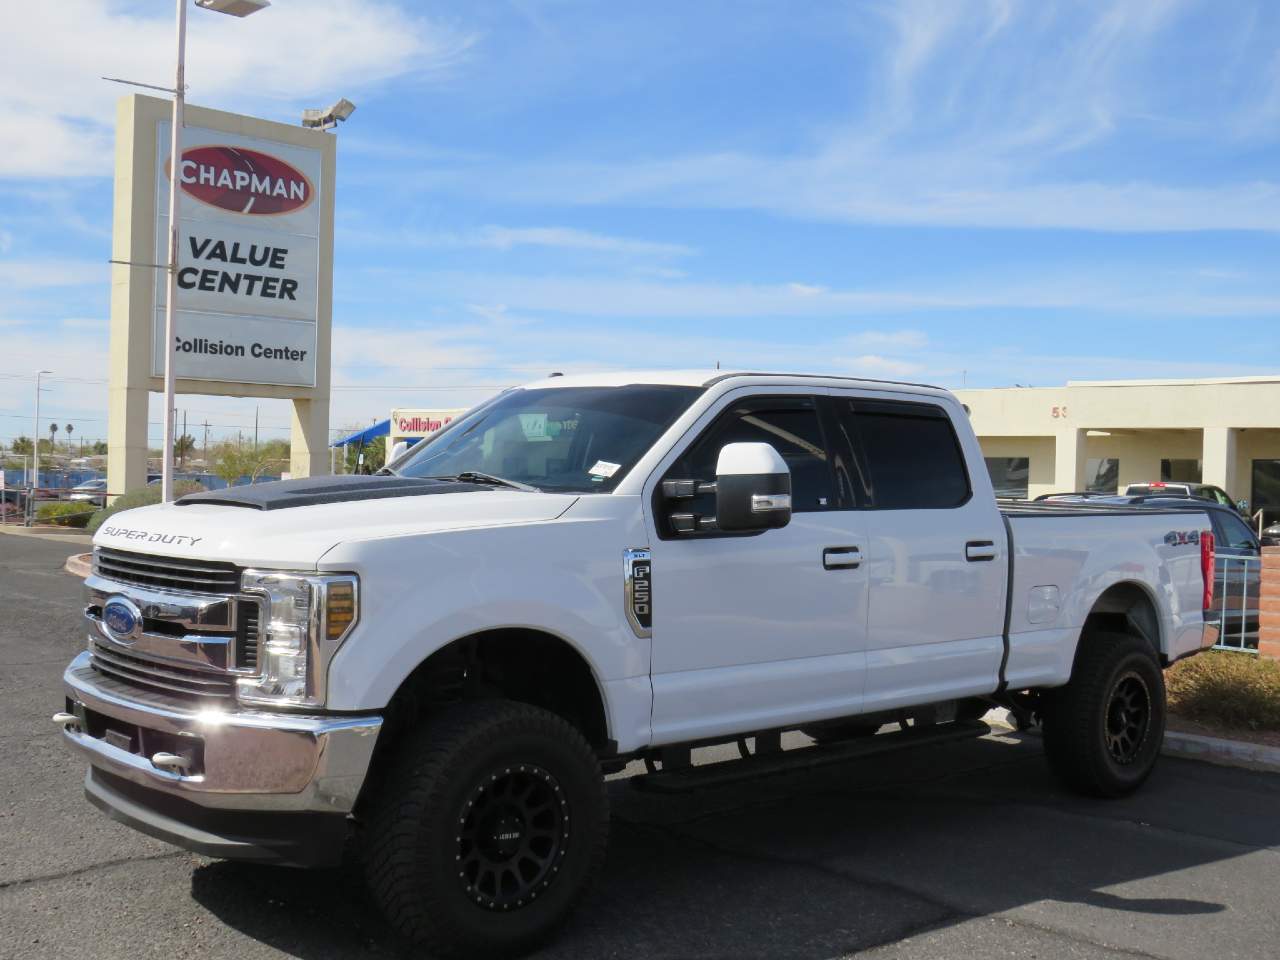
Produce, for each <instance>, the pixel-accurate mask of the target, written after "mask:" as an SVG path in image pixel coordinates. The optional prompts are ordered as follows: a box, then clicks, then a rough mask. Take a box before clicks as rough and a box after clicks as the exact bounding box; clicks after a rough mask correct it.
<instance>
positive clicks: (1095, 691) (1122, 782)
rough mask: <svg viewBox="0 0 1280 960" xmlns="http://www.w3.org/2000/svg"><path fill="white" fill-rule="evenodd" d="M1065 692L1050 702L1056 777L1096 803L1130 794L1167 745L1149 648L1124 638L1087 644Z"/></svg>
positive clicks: (1047, 725)
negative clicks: (1107, 798)
mask: <svg viewBox="0 0 1280 960" xmlns="http://www.w3.org/2000/svg"><path fill="white" fill-rule="evenodd" d="M1081 644H1082V645H1081V648H1080V652H1079V654H1078V656H1077V658H1076V664H1075V667H1074V669H1073V670H1072V674H1071V682H1070V683H1068V684H1067V685H1066V686H1065V687H1061V688H1059V689H1057V690H1053V691H1050V692H1049V693H1048V694H1047V695H1046V697H1045V703H1044V748H1045V754H1046V756H1047V757H1048V760H1049V766H1050V767H1051V768H1052V769H1053V771H1054V773H1055V774H1056V775H1057V776H1058V778H1059V779H1060V780H1061V781H1062V782H1063V783H1064V784H1066V785H1067V786H1068V787H1070V788H1071V789H1073V790H1076V791H1077V792H1080V793H1084V794H1087V795H1089V796H1095V797H1121V796H1125V795H1126V794H1129V793H1132V792H1133V791H1134V790H1137V789H1138V787H1140V786H1142V784H1143V783H1144V782H1145V781H1146V779H1147V777H1149V776H1150V775H1151V771H1152V770H1153V769H1154V768H1155V764H1156V760H1157V758H1158V757H1159V756H1160V747H1161V744H1163V742H1164V728H1165V689H1164V674H1163V672H1162V671H1161V669H1160V664H1159V662H1158V661H1157V660H1156V656H1155V653H1154V652H1153V651H1152V649H1151V647H1150V645H1149V644H1148V643H1147V642H1146V641H1145V640H1142V639H1141V638H1138V637H1134V636H1130V635H1128V634H1121V633H1095V634H1091V635H1090V636H1088V637H1085V638H1084V639H1082V640H1081Z"/></svg>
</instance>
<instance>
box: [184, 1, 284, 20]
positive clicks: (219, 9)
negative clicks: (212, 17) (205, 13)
mask: <svg viewBox="0 0 1280 960" xmlns="http://www.w3.org/2000/svg"><path fill="white" fill-rule="evenodd" d="M196 6H197V7H203V8H204V9H205V10H212V11H213V12H214V13H225V14H227V15H228V16H231V17H247V16H249V15H250V14H253V13H257V12H258V11H259V10H261V9H263V8H264V7H269V6H271V0H196Z"/></svg>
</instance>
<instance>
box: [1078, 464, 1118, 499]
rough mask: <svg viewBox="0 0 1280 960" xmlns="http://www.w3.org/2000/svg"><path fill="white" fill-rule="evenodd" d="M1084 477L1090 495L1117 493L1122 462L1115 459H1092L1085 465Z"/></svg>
mask: <svg viewBox="0 0 1280 960" xmlns="http://www.w3.org/2000/svg"><path fill="white" fill-rule="evenodd" d="M1084 477H1085V489H1086V490H1088V491H1089V492H1090V493H1115V492H1116V491H1117V490H1118V489H1119V487H1120V461H1119V460H1117V459H1116V458H1115V457H1102V458H1101V459H1091V460H1089V461H1087V462H1086V463H1085V467H1084Z"/></svg>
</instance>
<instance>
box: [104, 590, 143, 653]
mask: <svg viewBox="0 0 1280 960" xmlns="http://www.w3.org/2000/svg"><path fill="white" fill-rule="evenodd" d="M102 626H103V629H104V630H106V632H107V636H109V637H110V638H111V639H112V640H114V641H115V642H116V643H124V644H130V643H133V642H134V641H135V640H137V639H138V636H139V635H140V634H141V633H142V611H141V610H139V609H138V606H137V604H135V603H134V602H133V601H132V600H130V599H129V598H128V597H112V598H111V599H110V600H108V601H107V602H106V603H105V604H103V605H102Z"/></svg>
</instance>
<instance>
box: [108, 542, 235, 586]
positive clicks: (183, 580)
mask: <svg viewBox="0 0 1280 960" xmlns="http://www.w3.org/2000/svg"><path fill="white" fill-rule="evenodd" d="M93 572H94V573H96V574H97V575H98V576H100V577H103V578H104V579H107V580H112V581H114V582H116V583H131V584H136V585H137V586H140V587H149V588H151V589H155V590H174V591H177V592H180V593H198V594H228V595H229V594H234V593H236V592H237V591H238V590H239V589H240V570H239V569H238V568H237V567H236V565H235V564H234V563H223V562H222V561H218V560H178V559H175V558H173V557H161V556H157V555H155V554H149V553H131V552H129V551H127V550H113V549H111V548H110V547H98V548H97V549H96V550H94V551H93Z"/></svg>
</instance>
